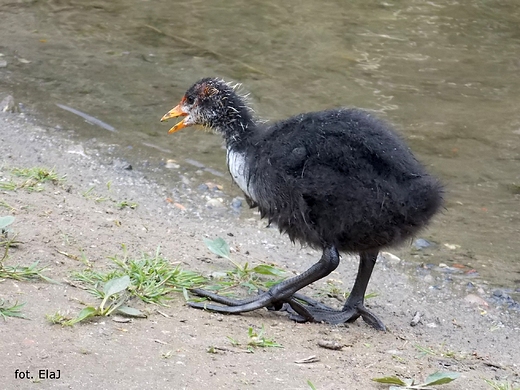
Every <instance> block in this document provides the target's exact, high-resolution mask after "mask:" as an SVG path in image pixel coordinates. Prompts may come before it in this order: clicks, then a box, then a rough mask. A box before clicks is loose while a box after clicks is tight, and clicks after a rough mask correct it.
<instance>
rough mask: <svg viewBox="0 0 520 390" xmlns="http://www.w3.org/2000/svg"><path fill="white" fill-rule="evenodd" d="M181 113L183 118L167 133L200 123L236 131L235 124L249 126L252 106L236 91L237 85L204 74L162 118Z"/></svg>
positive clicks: (226, 131) (212, 127)
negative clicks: (249, 106)
mask: <svg viewBox="0 0 520 390" xmlns="http://www.w3.org/2000/svg"><path fill="white" fill-rule="evenodd" d="M179 116H183V117H184V118H183V119H182V120H181V121H180V122H179V123H177V124H176V125H175V126H173V127H172V128H171V129H170V130H169V131H168V133H175V132H176V131H179V130H180V129H182V128H184V127H188V126H193V125H201V126H205V127H209V128H211V129H212V130H214V131H216V132H219V133H221V134H223V135H226V134H228V133H234V131H233V129H235V128H239V127H241V128H242V129H244V127H246V128H247V126H248V125H249V122H250V121H251V119H250V115H249V109H248V107H247V106H246V105H245V102H244V100H243V98H242V97H241V96H239V95H238V94H237V93H236V92H235V87H234V86H231V85H230V84H228V83H226V82H224V81H223V80H220V79H215V78H205V79H202V80H199V81H197V82H196V83H195V84H193V85H192V86H191V87H190V88H189V89H188V91H186V93H185V94H184V96H183V97H182V99H181V101H180V103H179V104H178V105H177V106H175V107H174V108H172V109H171V110H170V111H168V112H167V113H166V114H165V115H164V116H163V117H162V118H161V122H162V121H166V120H168V119H171V118H175V117H179Z"/></svg>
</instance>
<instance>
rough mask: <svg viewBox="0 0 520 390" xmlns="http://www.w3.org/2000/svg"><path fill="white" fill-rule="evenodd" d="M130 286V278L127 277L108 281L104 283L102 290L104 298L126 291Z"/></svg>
mask: <svg viewBox="0 0 520 390" xmlns="http://www.w3.org/2000/svg"><path fill="white" fill-rule="evenodd" d="M130 284H131V283H130V277H129V276H128V275H125V276H121V277H120V278H114V279H110V280H109V281H107V282H106V283H105V287H104V288H103V292H104V293H105V297H107V298H108V297H110V296H112V295H114V294H117V293H120V292H121V291H124V290H126V289H127V287H128V286H130Z"/></svg>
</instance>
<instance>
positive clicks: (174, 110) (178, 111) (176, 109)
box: [161, 104, 188, 134]
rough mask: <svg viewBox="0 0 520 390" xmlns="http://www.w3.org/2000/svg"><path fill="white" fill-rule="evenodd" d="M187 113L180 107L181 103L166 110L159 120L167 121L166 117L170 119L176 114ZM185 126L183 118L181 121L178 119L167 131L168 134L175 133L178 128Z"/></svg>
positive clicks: (183, 114) (182, 114)
mask: <svg viewBox="0 0 520 390" xmlns="http://www.w3.org/2000/svg"><path fill="white" fill-rule="evenodd" d="M186 115H188V113H187V112H184V111H183V110H182V108H181V105H180V104H179V105H177V106H175V107H173V108H172V109H171V110H170V111H168V112H167V113H166V114H164V116H163V117H162V118H161V122H164V121H167V120H168V119H171V118H176V117H178V116H186ZM184 127H186V125H185V124H184V119H183V120H182V121H180V122H179V123H177V124H176V125H175V126H173V127H172V128H171V129H170V130H169V131H168V134H172V133H175V132H176V131H179V130H180V129H182V128H184Z"/></svg>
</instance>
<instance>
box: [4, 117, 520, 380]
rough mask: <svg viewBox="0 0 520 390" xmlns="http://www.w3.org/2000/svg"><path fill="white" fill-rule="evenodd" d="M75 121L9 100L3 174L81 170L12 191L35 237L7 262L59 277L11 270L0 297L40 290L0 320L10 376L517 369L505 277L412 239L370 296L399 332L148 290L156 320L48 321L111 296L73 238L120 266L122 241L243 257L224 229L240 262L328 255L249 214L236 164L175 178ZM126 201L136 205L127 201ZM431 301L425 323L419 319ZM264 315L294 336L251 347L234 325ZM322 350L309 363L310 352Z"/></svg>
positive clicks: (209, 268)
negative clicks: (203, 306)
mask: <svg viewBox="0 0 520 390" xmlns="http://www.w3.org/2000/svg"><path fill="white" fill-rule="evenodd" d="M73 132H74V130H73V129H64V128H59V127H52V126H51V127H41V126H38V125H37V123H36V122H35V120H34V119H32V118H28V117H27V116H25V115H23V114H19V113H13V114H9V113H1V114H0V156H1V161H0V163H1V176H2V180H5V179H7V178H9V175H10V174H9V172H10V169H11V168H13V167H33V166H45V167H49V168H54V169H55V171H56V172H57V173H58V174H59V175H65V176H66V179H65V181H63V182H62V183H61V184H59V185H53V184H51V183H47V184H45V185H44V186H43V187H42V191H40V192H34V191H33V192H28V191H26V190H24V189H18V190H16V191H8V190H3V191H1V192H0V200H1V201H2V204H6V205H7V206H2V208H1V209H0V215H14V216H15V218H16V220H15V223H14V224H13V225H12V231H13V232H14V233H16V234H17V239H18V240H20V241H22V244H20V245H19V246H18V247H17V248H11V249H10V251H9V257H8V259H7V260H5V261H4V262H5V263H8V264H11V265H16V264H21V265H28V264H30V263H33V262H34V261H39V262H40V264H41V265H44V266H46V267H47V268H48V270H47V271H46V275H48V276H49V277H51V278H53V279H54V280H57V281H59V282H60V284H49V283H45V282H20V281H15V280H11V279H7V280H4V281H1V282H0V299H5V300H7V301H8V302H13V303H14V302H16V301H18V302H25V306H24V307H23V313H24V315H25V316H26V317H28V318H29V319H28V320H23V319H17V318H7V320H6V321H3V320H0V334H1V335H0V356H2V357H3V359H2V360H3V362H4V364H2V365H1V367H0V378H1V380H2V382H3V383H5V384H7V385H8V387H7V388H10V389H26V388H31V387H33V386H38V388H51V387H57V388H60V387H63V388H72V389H82V388H84V389H92V388H102V389H103V388H116V389H119V388H129V389H133V388H159V387H160V386H169V387H170V388H175V389H200V388H203V387H209V388H215V389H244V388H250V389H265V388H269V387H271V388H285V389H308V388H310V387H309V385H308V384H307V381H310V382H312V383H313V384H314V386H316V388H317V389H320V390H323V389H372V388H374V389H383V388H386V387H385V386H383V385H377V384H376V383H374V382H372V381H371V378H375V377H381V376H388V375H398V376H400V377H416V378H419V379H423V378H424V377H426V376H427V375H429V374H431V373H433V372H435V371H455V372H458V373H460V374H461V377H460V378H459V379H457V380H456V381H455V382H453V383H451V384H449V385H445V386H442V387H441V388H446V389H489V388H490V387H489V385H487V384H486V382H485V381H484V379H488V380H509V381H510V382H514V381H516V382H517V383H518V381H519V366H518V362H520V352H519V349H518V340H519V336H520V335H519V333H520V328H519V325H518V324H519V315H518V312H517V311H515V310H510V309H509V308H508V307H507V305H499V306H497V305H495V303H494V301H493V300H492V299H491V298H492V297H493V291H495V290H496V289H495V288H493V287H489V286H488V285H487V284H486V283H485V281H482V280H480V279H478V278H475V279H472V278H469V277H468V276H467V273H464V272H457V271H456V267H451V266H450V267H451V268H454V269H453V270H450V272H446V271H445V270H443V269H429V268H428V266H426V265H425V266H421V264H422V263H424V264H427V263H428V262H427V261H426V260H425V261H416V262H411V261H410V258H411V256H412V255H411V254H410V253H411V251H410V249H409V248H403V249H401V250H400V251H398V252H396V253H398V254H399V257H396V256H391V255H386V256H383V257H382V258H381V259H380V261H379V263H378V265H377V266H376V269H375V272H374V276H373V279H372V281H371V284H370V285H369V292H376V293H377V294H378V295H377V296H376V297H375V298H371V299H370V300H369V301H368V305H369V306H370V308H371V309H372V310H373V311H375V312H376V313H377V314H378V315H379V316H380V318H382V320H383V321H384V322H385V324H386V325H387V327H388V329H389V331H388V332H386V333H380V332H377V331H374V330H372V329H371V328H369V327H367V326H366V325H365V324H364V323H363V322H362V321H357V322H356V323H354V324H349V325H348V326H330V325H325V324H296V323H293V322H291V321H290V320H288V319H287V318H286V317H285V316H284V315H283V314H281V313H272V312H267V311H256V312H252V313H249V314H247V315H240V316H222V315H216V314H211V313H207V312H203V311H197V310H193V309H189V308H187V307H186V306H185V305H184V304H183V302H184V301H183V298H182V296H181V295H180V294H179V295H178V296H174V297H173V298H174V299H173V300H172V301H171V304H170V306H169V307H157V306H154V305H145V304H142V303H136V305H137V306H138V307H139V308H140V309H141V310H143V311H146V312H147V313H148V314H149V316H148V318H146V319H136V320H132V321H131V322H128V323H119V322H115V321H113V319H112V318H111V317H103V318H96V319H94V320H93V321H90V322H86V323H80V324H77V325H75V326H74V327H72V328H69V327H65V328H62V327H60V326H55V325H51V324H49V322H48V321H47V320H46V319H45V315H46V314H52V313H54V312H56V311H57V310H60V311H62V312H70V313H77V312H79V310H81V309H82V308H83V307H84V305H83V304H82V302H83V303H95V302H96V300H95V299H94V298H93V297H92V296H91V295H90V294H88V292H86V291H84V290H82V289H78V288H75V287H72V286H71V285H69V284H67V283H65V282H64V279H68V278H69V277H70V274H71V272H73V271H77V270H82V269H84V267H85V264H84V263H83V262H81V261H78V260H75V259H74V258H72V257H68V256H64V255H63V254H62V253H63V252H65V253H68V254H71V255H75V256H77V257H78V258H80V257H81V256H84V257H85V258H86V259H88V261H89V262H91V263H92V264H93V266H94V267H99V268H107V267H109V265H110V261H109V260H108V257H110V256H115V255H121V253H122V249H121V244H124V245H125V246H126V248H127V250H128V253H129V255H130V256H140V255H141V253H142V252H148V253H152V252H155V251H156V250H157V248H158V247H160V251H161V253H162V254H163V255H164V256H165V257H166V258H167V259H169V260H170V261H171V262H178V263H179V264H181V265H182V266H183V267H185V268H189V269H194V270H199V271H201V272H203V273H206V274H209V273H211V272H215V271H219V270H220V271H221V270H225V269H229V263H228V261H227V260H225V259H221V258H217V257H216V256H215V255H213V254H212V253H211V252H209V251H208V250H207V249H206V247H205V245H204V243H203V238H204V237H209V238H215V237H223V238H225V239H226V240H227V241H228V242H229V243H230V245H231V247H232V248H233V249H234V252H233V256H234V259H235V260H236V261H239V262H246V261H247V262H250V263H261V262H268V263H274V264H277V265H279V266H280V267H281V268H285V269H287V270H288V271H290V272H301V271H303V270H304V269H305V268H306V267H308V266H309V265H310V264H312V263H313V262H315V261H316V260H317V259H318V258H319V254H318V253H316V252H315V251H313V250H310V249H308V248H300V247H299V246H293V245H291V244H290V242H289V240H288V238H287V237H285V236H280V234H279V233H278V232H277V231H276V229H273V228H266V227H265V223H264V222H259V221H258V218H257V216H255V215H254V214H252V213H251V214H246V217H242V218H240V213H249V212H248V211H237V204H236V201H237V199H235V205H233V200H234V198H235V197H234V196H232V195H228V193H229V192H227V190H228V189H229V188H230V186H231V184H230V181H229V179H228V178H227V177H222V178H221V179H219V180H216V181H219V182H218V183H216V184H217V185H216V186H212V185H211V184H210V185H207V186H206V187H207V188H205V187H202V188H201V186H200V183H199V181H198V180H197V179H196V177H191V176H189V175H185V174H183V172H182V168H181V167H179V168H175V166H173V168H172V169H180V170H181V171H179V173H178V178H179V180H178V181H175V182H172V183H171V186H170V187H167V188H165V187H161V186H158V185H157V184H154V183H153V182H151V181H150V180H148V179H147V178H146V177H145V175H143V173H142V172H141V170H140V169H139V167H137V166H132V167H130V166H129V164H128V162H126V161H123V160H121V159H120V158H119V157H118V153H117V148H118V146H117V145H107V144H100V143H98V142H97V141H96V140H95V139H92V140H90V141H88V142H85V143H83V144H81V145H80V144H76V143H75V142H74V141H73V138H72V134H73ZM130 168H131V169H130ZM157 169H160V167H158V168H157ZM163 169H166V168H163ZM220 186H222V187H220ZM220 188H222V190H220ZM212 199H213V200H214V201H211V200H212ZM123 201H126V202H127V203H128V204H130V203H132V204H136V205H137V207H135V208H131V207H124V208H121V207H120V204H121V202H123ZM238 208H239V209H240V207H238ZM424 238H425V239H428V238H429V237H428V233H427V232H426V233H425V235H424ZM60 252H62V253H60ZM406 253H409V254H410V258H407V256H406ZM414 253H415V256H419V257H420V256H421V254H420V253H419V254H417V252H414ZM450 267H448V266H447V267H444V268H450ZM433 268H436V267H433ZM441 268H443V267H441ZM356 269H357V261H356V259H354V258H351V257H349V256H344V258H343V259H342V263H341V264H340V267H339V269H338V271H337V272H335V273H334V274H333V275H332V278H333V279H336V280H341V281H342V283H343V286H344V288H349V287H350V286H351V285H352V283H353V280H354V277H355V270H356ZM324 284H325V282H320V283H316V286H315V287H314V288H313V289H309V291H307V293H308V294H310V295H314V293H315V292H316V291H318V290H319V289H320V288H323V286H324ZM504 293H505V294H507V292H504ZM497 294H498V293H497ZM497 294H495V296H497ZM329 303H330V304H333V305H339V304H340V303H339V302H338V301H335V300H333V299H331V300H330V301H329ZM501 303H504V302H501ZM416 312H419V313H421V315H420V321H419V322H418V323H417V324H416V325H415V326H411V325H410V322H411V321H412V319H413V318H414V315H415V314H416ZM262 325H263V326H264V327H265V331H266V333H267V335H268V336H269V337H270V338H273V339H274V340H276V341H277V342H278V343H280V344H282V346H283V348H265V349H257V350H255V352H254V353H248V352H247V351H246V350H245V349H244V348H241V347H239V346H238V347H237V346H234V345H232V344H231V343H230V340H229V338H228V336H229V337H231V338H233V339H236V340H238V341H240V342H247V341H246V340H247V331H248V328H249V327H253V328H255V329H260V328H261V327H262ZM324 340H325V341H332V342H336V343H338V344H340V345H343V347H342V348H341V349H340V350H329V349H324V348H322V347H320V346H319V345H318V344H319V343H320V342H322V341H324ZM210 347H217V348H216V349H215V348H213V349H212V350H211V348H210ZM208 348H210V350H211V351H213V352H214V351H216V352H217V353H209V352H208ZM425 350H426V351H428V352H424V351H425ZM311 356H314V357H315V358H313V359H310V360H309V361H310V362H309V363H304V362H302V361H306V360H305V359H307V358H309V357H311ZM41 369H48V370H50V371H53V372H57V370H60V378H59V379H41V380H37V381H36V382H38V384H35V383H33V382H34V381H35V380H34V379H33V380H28V379H15V372H16V370H20V371H26V370H29V371H30V372H31V373H33V374H34V375H37V373H38V371H39V370H41Z"/></svg>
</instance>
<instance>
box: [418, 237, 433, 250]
mask: <svg viewBox="0 0 520 390" xmlns="http://www.w3.org/2000/svg"><path fill="white" fill-rule="evenodd" d="M430 246H432V243H431V242H430V241H427V240H425V239H424V238H418V239H417V240H415V241H414V242H413V247H414V248H415V249H417V250H418V251H420V250H422V249H425V248H429V247H430Z"/></svg>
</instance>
